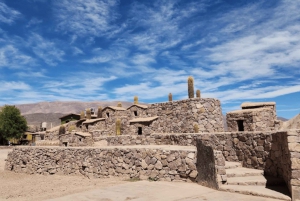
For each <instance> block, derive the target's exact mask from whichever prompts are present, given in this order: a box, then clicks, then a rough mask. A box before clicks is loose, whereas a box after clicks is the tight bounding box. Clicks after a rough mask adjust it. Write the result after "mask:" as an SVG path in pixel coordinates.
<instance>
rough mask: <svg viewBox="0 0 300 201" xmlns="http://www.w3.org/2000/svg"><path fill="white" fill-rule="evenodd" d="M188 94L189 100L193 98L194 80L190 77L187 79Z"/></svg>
mask: <svg viewBox="0 0 300 201" xmlns="http://www.w3.org/2000/svg"><path fill="white" fill-rule="evenodd" d="M188 94H189V98H194V78H193V77H192V76H189V77H188Z"/></svg>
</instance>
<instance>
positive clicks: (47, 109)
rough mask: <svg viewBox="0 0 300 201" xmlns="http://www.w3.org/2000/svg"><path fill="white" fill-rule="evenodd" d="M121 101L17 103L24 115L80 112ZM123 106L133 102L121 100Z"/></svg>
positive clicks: (114, 104)
mask: <svg viewBox="0 0 300 201" xmlns="http://www.w3.org/2000/svg"><path fill="white" fill-rule="evenodd" d="M118 102H119V101H94V102H79V101H55V102H39V103H31V104H21V105H16V107H17V108H19V109H20V111H21V113H22V115H25V114H35V113H60V114H69V113H80V111H82V110H84V109H85V108H89V107H95V108H98V107H99V106H102V107H106V106H116V105H117V104H118ZM121 103H122V105H123V107H125V108H126V107H129V106H130V105H132V103H131V102H125V101H121Z"/></svg>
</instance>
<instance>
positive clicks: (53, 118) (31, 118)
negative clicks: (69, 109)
mask: <svg viewBox="0 0 300 201" xmlns="http://www.w3.org/2000/svg"><path fill="white" fill-rule="evenodd" d="M64 115H65V114H62V113H34V114H25V115H24V117H25V118H26V120H27V124H28V125H33V126H37V127H40V125H41V123H42V122H47V129H50V128H51V126H52V127H55V126H59V125H60V119H59V117H62V116H64Z"/></svg>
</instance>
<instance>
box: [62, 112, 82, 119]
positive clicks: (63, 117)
mask: <svg viewBox="0 0 300 201" xmlns="http://www.w3.org/2000/svg"><path fill="white" fill-rule="evenodd" d="M70 115H75V116H78V117H80V114H75V113H70V114H66V115H64V116H62V117H59V119H62V118H64V117H67V116H70Z"/></svg>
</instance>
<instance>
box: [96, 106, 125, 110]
mask: <svg viewBox="0 0 300 201" xmlns="http://www.w3.org/2000/svg"><path fill="white" fill-rule="evenodd" d="M107 108H110V109H112V110H117V111H125V110H126V109H125V108H123V107H116V106H107V107H105V108H103V109H102V111H103V110H105V109H107Z"/></svg>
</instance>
